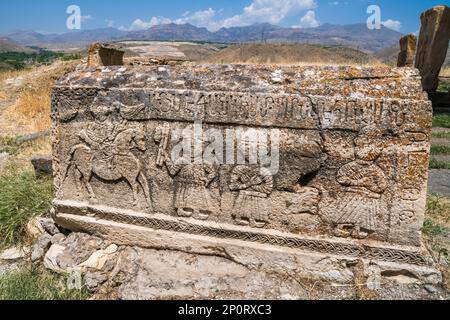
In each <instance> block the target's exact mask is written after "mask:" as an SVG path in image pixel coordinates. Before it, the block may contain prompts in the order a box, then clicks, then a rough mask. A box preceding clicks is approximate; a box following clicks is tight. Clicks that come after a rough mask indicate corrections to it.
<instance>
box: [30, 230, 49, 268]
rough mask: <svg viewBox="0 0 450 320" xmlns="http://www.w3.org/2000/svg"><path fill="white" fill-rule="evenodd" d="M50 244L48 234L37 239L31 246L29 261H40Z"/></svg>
mask: <svg viewBox="0 0 450 320" xmlns="http://www.w3.org/2000/svg"><path fill="white" fill-rule="evenodd" d="M51 244H52V237H51V236H50V235H49V234H48V233H44V234H43V235H42V236H40V237H39V239H38V240H37V241H36V242H35V243H34V244H33V245H32V246H31V261H32V262H36V261H38V260H41V259H42V258H43V257H44V255H45V251H46V250H47V249H49V248H50V245H51Z"/></svg>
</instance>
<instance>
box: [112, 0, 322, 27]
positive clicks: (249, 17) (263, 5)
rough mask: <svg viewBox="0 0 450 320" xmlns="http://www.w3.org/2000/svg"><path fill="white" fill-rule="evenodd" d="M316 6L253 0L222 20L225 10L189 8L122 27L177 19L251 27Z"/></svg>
mask: <svg viewBox="0 0 450 320" xmlns="http://www.w3.org/2000/svg"><path fill="white" fill-rule="evenodd" d="M316 7H317V4H316V0H277V1H275V0H253V2H252V3H251V4H250V5H249V6H247V7H244V9H243V10H242V12H241V13H240V14H237V15H235V16H232V17H229V18H225V19H218V15H219V13H220V12H221V10H219V11H215V10H214V9H212V8H209V9H207V10H201V11H196V12H189V11H187V12H185V13H183V14H182V16H181V18H179V19H169V18H165V17H152V18H151V19H150V21H143V20H141V19H136V20H135V21H134V22H133V23H132V24H131V26H130V27H129V28H126V27H123V26H122V27H120V29H122V30H145V29H148V28H151V27H152V26H154V25H157V24H167V23H171V22H173V23H177V24H184V23H191V24H193V25H196V26H198V27H205V28H207V29H209V30H211V31H216V30H218V29H220V28H222V27H234V26H247V25H251V24H254V23H263V22H269V23H272V24H278V23H280V22H281V21H282V20H284V19H285V18H286V17H287V16H289V15H295V14H297V13H299V12H301V11H304V10H308V9H314V8H316Z"/></svg>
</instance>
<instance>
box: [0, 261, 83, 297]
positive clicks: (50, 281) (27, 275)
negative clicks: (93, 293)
mask: <svg viewBox="0 0 450 320" xmlns="http://www.w3.org/2000/svg"><path fill="white" fill-rule="evenodd" d="M66 283H67V278H66V277H64V276H59V275H56V274H53V273H50V272H49V271H47V270H44V269H43V268H42V267H36V266H27V267H25V268H24V269H22V270H19V271H13V272H11V273H8V274H6V275H4V276H2V277H0V300H86V299H87V298H88V294H87V292H86V290H85V289H81V290H69V289H67V285H66Z"/></svg>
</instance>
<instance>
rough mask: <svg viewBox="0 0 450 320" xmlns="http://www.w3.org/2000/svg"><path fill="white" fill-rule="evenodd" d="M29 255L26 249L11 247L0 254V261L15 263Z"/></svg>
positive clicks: (28, 250)
mask: <svg viewBox="0 0 450 320" xmlns="http://www.w3.org/2000/svg"><path fill="white" fill-rule="evenodd" d="M29 253H30V248H28V247H12V248H8V249H6V250H3V251H2V252H0V260H5V261H15V260H21V259H24V258H25V257H26V256H27V255H28V254H29Z"/></svg>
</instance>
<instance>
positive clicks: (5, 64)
mask: <svg viewBox="0 0 450 320" xmlns="http://www.w3.org/2000/svg"><path fill="white" fill-rule="evenodd" d="M32 48H33V47H32ZM34 49H35V50H36V52H33V53H24V52H2V53H0V71H1V70H3V71H8V70H22V69H25V68H27V67H30V66H34V65H45V64H51V63H52V62H53V61H55V60H57V59H61V60H63V61H69V60H77V59H80V58H81V55H80V54H67V53H63V52H54V51H49V50H44V49H41V48H36V47H34Z"/></svg>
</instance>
